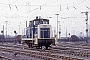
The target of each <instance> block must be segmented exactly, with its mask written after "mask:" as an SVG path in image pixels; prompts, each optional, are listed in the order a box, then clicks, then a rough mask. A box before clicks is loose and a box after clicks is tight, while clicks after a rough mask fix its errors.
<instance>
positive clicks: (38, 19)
mask: <svg viewBox="0 0 90 60" xmlns="http://www.w3.org/2000/svg"><path fill="white" fill-rule="evenodd" d="M39 20H40V19H34V20H31V21H30V22H32V21H39ZM43 21H49V19H43Z"/></svg>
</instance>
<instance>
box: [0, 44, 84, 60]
mask: <svg viewBox="0 0 90 60" xmlns="http://www.w3.org/2000/svg"><path fill="white" fill-rule="evenodd" d="M3 46H5V45H3ZM7 46H8V45H7ZM8 47H10V46H8ZM8 47H7V48H0V50H1V51H5V52H10V53H15V52H18V54H20V55H26V56H30V57H34V58H38V59H42V60H43V59H44V60H59V59H62V60H63V59H64V60H84V59H83V58H77V57H72V56H69V55H65V54H64V53H63V51H61V50H60V49H56V50H54V49H52V50H44V51H39V50H35V49H34V50H33V49H22V50H18V49H16V48H15V49H11V48H8ZM14 47H15V46H14ZM18 47H19V46H18ZM19 48H20V47H19ZM31 50H33V51H31ZM59 50H60V51H59ZM64 52H65V51H64ZM65 53H66V52H65Z"/></svg>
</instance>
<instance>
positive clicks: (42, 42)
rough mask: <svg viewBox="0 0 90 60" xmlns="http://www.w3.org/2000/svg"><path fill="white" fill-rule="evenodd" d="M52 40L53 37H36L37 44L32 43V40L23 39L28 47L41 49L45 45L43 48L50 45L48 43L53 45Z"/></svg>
mask: <svg viewBox="0 0 90 60" xmlns="http://www.w3.org/2000/svg"><path fill="white" fill-rule="evenodd" d="M54 42H55V40H54V39H38V44H34V40H26V41H25V43H26V44H27V45H28V47H29V48H33V47H36V48H38V49H42V47H43V46H45V49H48V47H51V46H50V45H55V43H54Z"/></svg>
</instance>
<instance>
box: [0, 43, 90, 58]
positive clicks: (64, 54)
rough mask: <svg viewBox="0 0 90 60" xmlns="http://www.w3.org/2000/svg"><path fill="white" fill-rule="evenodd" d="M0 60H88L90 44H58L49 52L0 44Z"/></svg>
mask: <svg viewBox="0 0 90 60" xmlns="http://www.w3.org/2000/svg"><path fill="white" fill-rule="evenodd" d="M0 60H90V43H85V42H59V43H58V44H57V45H55V46H52V48H50V49H49V50H42V49H36V48H28V47H27V45H25V44H12V43H8V44H6V43H0Z"/></svg>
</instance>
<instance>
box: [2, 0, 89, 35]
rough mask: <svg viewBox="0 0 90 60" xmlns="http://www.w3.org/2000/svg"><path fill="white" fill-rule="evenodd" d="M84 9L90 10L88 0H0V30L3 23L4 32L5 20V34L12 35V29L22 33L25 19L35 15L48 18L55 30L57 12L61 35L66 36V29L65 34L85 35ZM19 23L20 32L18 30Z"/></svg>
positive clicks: (30, 18)
mask: <svg viewBox="0 0 90 60" xmlns="http://www.w3.org/2000/svg"><path fill="white" fill-rule="evenodd" d="M86 11H88V12H90V0H0V30H3V25H4V31H5V33H4V34H6V22H5V21H8V22H7V34H9V35H14V32H13V31H17V33H18V34H19V33H20V34H22V32H23V31H24V28H25V21H28V22H29V21H30V20H33V19H35V17H36V16H41V17H42V18H47V19H49V20H50V24H51V25H52V27H53V29H55V30H56V27H57V16H56V15H55V14H57V13H58V14H59V16H58V20H59V21H60V26H61V36H66V29H67V34H68V33H71V34H76V35H78V36H80V35H84V36H86V32H85V29H86V24H85V23H86V22H85V18H86V16H85V14H81V12H86ZM89 14H90V13H89ZM48 17H52V18H48ZM89 20H90V19H89ZM19 25H20V31H21V32H19ZM80 32H82V34H80ZM23 33H24V32H23Z"/></svg>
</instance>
